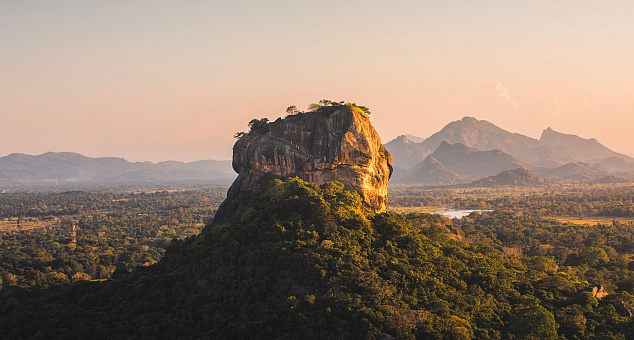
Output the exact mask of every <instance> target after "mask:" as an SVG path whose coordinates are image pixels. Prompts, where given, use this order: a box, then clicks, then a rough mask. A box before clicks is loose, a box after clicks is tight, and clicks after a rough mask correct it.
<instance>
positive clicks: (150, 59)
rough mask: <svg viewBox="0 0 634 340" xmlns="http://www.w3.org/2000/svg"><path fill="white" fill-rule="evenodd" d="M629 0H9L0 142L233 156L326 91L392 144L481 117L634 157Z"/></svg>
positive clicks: (4, 12) (112, 152) (7, 146)
mask: <svg viewBox="0 0 634 340" xmlns="http://www.w3.org/2000/svg"><path fill="white" fill-rule="evenodd" d="M632 13H634V2H631V1H602V2H598V1H557V2H553V1H530V2H529V1H390V2H387V1H319V2H307V1H268V2H260V1H238V2H232V3H229V2H222V3H216V2H210V1H187V2H184V4H183V3H182V2H178V3H177V2H173V1H103V2H89V1H55V2H52V1H3V2H0V127H2V133H1V134H0V156H3V155H7V154H9V153H12V152H23V153H30V154H39V153H43V152H46V151H73V152H79V153H83V154H86V155H88V156H119V157H124V158H126V159H129V160H135V161H136V160H150V161H161V160H167V159H175V160H184V161H192V160H196V159H203V158H216V159H228V158H229V157H230V154H231V145H232V144H233V139H232V136H233V134H234V133H235V132H237V131H243V130H245V129H246V124H247V122H248V121H249V120H250V119H252V118H260V117H268V118H270V119H275V118H277V117H278V116H283V115H284V114H285V113H284V109H285V108H286V107H287V106H289V105H297V106H298V107H299V108H305V107H306V106H307V105H308V104H309V103H311V102H316V101H318V100H319V99H332V100H337V101H339V100H344V101H351V102H356V103H358V104H361V105H365V106H368V107H369V108H370V109H371V110H372V113H373V114H372V118H371V120H372V122H373V124H374V126H375V128H376V129H377V130H378V131H379V133H380V134H381V136H382V139H383V141H384V142H387V141H389V140H390V139H392V138H394V137H396V136H397V135H400V134H406V133H410V134H414V135H417V136H421V137H427V136H429V135H430V134H432V133H434V132H436V131H438V130H440V129H441V128H442V127H443V126H444V125H446V124H447V123H448V122H450V121H453V120H457V119H460V118H462V117H463V116H473V117H476V118H478V119H486V120H489V121H491V122H492V123H494V124H496V125H498V126H500V127H502V128H505V129H507V130H510V131H512V132H519V133H523V134H526V135H528V136H531V137H535V138H539V135H540V134H541V131H542V130H543V129H545V128H547V127H552V128H553V129H555V130H557V131H560V132H564V133H572V134H577V135H580V136H582V137H585V138H590V137H595V138H597V139H598V140H599V141H600V142H602V143H603V144H605V145H606V146H608V147H610V148H612V149H613V150H615V151H619V152H623V153H626V154H629V155H634V137H632V133H631V132H630V130H632V128H634V82H633V81H634V61H633V60H634V58H633V57H634V21H633V20H631V17H632Z"/></svg>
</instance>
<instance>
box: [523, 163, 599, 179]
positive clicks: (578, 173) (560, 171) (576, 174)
mask: <svg viewBox="0 0 634 340" xmlns="http://www.w3.org/2000/svg"><path fill="white" fill-rule="evenodd" d="M533 172H534V173H535V174H536V175H537V176H539V177H543V178H547V179H549V180H552V181H564V182H578V183H579V182H592V181H595V180H598V179H600V178H603V177H605V176H607V175H608V172H607V171H606V170H605V169H600V168H597V167H594V166H592V165H590V164H588V163H583V162H576V163H568V164H564V165H562V166H560V167H558V168H554V169H552V168H535V169H533Z"/></svg>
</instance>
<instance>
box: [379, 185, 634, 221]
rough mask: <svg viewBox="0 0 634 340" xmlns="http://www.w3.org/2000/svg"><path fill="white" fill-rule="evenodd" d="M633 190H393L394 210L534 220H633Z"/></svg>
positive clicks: (598, 187)
mask: <svg viewBox="0 0 634 340" xmlns="http://www.w3.org/2000/svg"><path fill="white" fill-rule="evenodd" d="M633 202H634V186H631V185H624V186H618V185H596V186H572V187H565V186H560V185H552V186H550V187H549V188H547V189H528V190H514V189H502V190H493V189H424V188H416V187H400V188H391V189H390V205H393V206H397V207H398V206H408V207H412V206H423V207H426V206H452V207H454V208H460V209H495V210H502V211H507V212H515V213H521V214H524V215H531V216H578V217H580V216H612V217H634V204H633Z"/></svg>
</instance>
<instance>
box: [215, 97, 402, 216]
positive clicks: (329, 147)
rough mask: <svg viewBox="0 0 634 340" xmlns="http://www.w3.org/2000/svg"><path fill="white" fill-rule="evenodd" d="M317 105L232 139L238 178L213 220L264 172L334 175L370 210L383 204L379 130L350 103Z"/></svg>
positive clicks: (385, 175)
mask: <svg viewBox="0 0 634 340" xmlns="http://www.w3.org/2000/svg"><path fill="white" fill-rule="evenodd" d="M323 111H325V112H323ZM323 111H322V110H320V111H317V112H310V113H300V114H297V115H292V116H289V117H287V118H285V119H281V118H278V119H277V120H276V121H275V122H272V123H270V124H268V126H265V127H262V126H260V127H259V128H258V131H257V132H254V131H252V132H250V133H248V134H245V135H244V136H242V137H241V138H240V139H238V141H237V142H236V143H235V145H234V146H233V169H234V170H235V171H236V172H237V173H238V178H236V180H235V181H234V182H233V184H232V185H231V188H229V191H228V192H227V199H226V200H225V201H224V202H223V204H222V205H221V206H220V208H219V209H218V212H217V213H216V216H215V217H214V223H218V222H222V221H224V220H226V219H227V218H229V217H230V216H231V214H233V212H235V211H237V210H238V209H239V206H238V202H237V200H236V199H237V197H238V195H239V194H240V193H241V192H244V191H246V190H249V189H251V188H252V187H254V186H255V185H256V183H257V182H258V180H259V179H261V178H262V177H263V176H264V175H266V174H274V175H276V176H280V177H298V178H300V179H302V180H304V181H307V182H312V183H315V184H318V185H319V184H323V183H326V182H330V181H338V182H341V183H343V184H344V188H345V190H356V191H357V192H358V193H359V194H360V195H361V197H362V198H363V201H364V203H365V205H366V206H367V207H368V208H370V209H371V210H373V211H375V212H379V211H383V210H385V208H386V206H387V182H388V179H389V178H390V176H391V174H392V156H391V155H390V153H389V152H388V151H387V150H385V148H384V147H383V145H382V144H381V139H380V137H379V134H378V133H377V132H376V130H374V127H373V126H372V124H371V123H370V121H369V120H368V118H367V117H366V116H365V115H364V114H363V111H361V110H359V109H358V108H356V107H355V106H352V105H341V106H337V107H328V110H323ZM252 130H253V129H252Z"/></svg>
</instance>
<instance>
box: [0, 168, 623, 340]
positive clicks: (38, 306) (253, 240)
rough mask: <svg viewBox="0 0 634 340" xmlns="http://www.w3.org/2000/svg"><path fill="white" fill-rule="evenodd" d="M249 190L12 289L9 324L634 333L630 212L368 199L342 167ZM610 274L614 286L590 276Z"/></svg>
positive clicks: (63, 331)
mask: <svg viewBox="0 0 634 340" xmlns="http://www.w3.org/2000/svg"><path fill="white" fill-rule="evenodd" d="M623 190H625V191H623V192H621V191H619V194H618V195H623V197H626V196H627V195H628V194H627V190H626V189H623ZM439 197H442V196H439ZM526 198H528V202H532V201H534V197H533V196H526ZM514 199H516V200H517V201H516V202H523V201H521V198H520V196H518V197H516V198H514ZM561 201H562V202H564V201H565V200H561ZM594 201H596V200H593V202H594ZM241 202H242V204H241V206H242V209H241V210H240V211H239V212H237V213H236V214H235V215H234V216H232V217H231V218H230V219H229V220H228V221H227V222H225V223H222V224H220V223H218V224H211V223H210V224H208V225H207V226H206V227H205V228H204V229H203V231H202V232H201V233H200V234H199V235H198V236H192V237H188V238H187V239H185V240H183V241H178V242H174V243H173V244H172V245H171V246H170V247H169V248H168V249H167V252H166V254H165V256H164V257H163V259H162V260H161V261H160V262H159V263H157V264H155V265H152V266H149V267H141V268H138V269H136V270H133V271H131V272H129V273H125V272H121V275H118V274H117V275H115V278H114V279H112V280H109V281H104V282H77V283H72V284H68V285H63V286H59V287H53V288H49V289H46V290H33V291H31V292H27V291H23V290H19V289H14V290H13V291H12V292H8V291H6V290H5V292H4V293H3V298H4V299H5V300H6V299H8V298H10V297H15V298H17V299H18V300H19V301H20V302H21V303H22V304H24V305H25V306H26V308H25V310H24V311H18V312H15V313H12V314H10V315H9V316H6V317H2V318H0V327H1V328H2V329H3V336H4V337H6V338H23V337H38V338H50V337H76V338H77V337H79V338H81V337H103V336H104V334H107V335H105V336H107V337H112V338H121V337H133V338H156V337H163V338H165V337H168V338H175V337H179V338H212V337H213V338H249V339H254V338H289V339H291V338H377V337H380V336H382V334H388V335H390V336H394V337H396V338H399V339H413V338H420V339H476V338H477V339H599V338H600V339H630V338H632V337H634V329H633V327H632V326H633V323H632V321H631V320H630V317H629V315H628V314H627V306H630V305H631V304H632V303H634V283H632V282H634V271H631V270H630V269H634V268H632V267H633V266H630V263H632V258H631V255H630V254H632V247H633V246H632V244H633V241H634V239H633V238H632V237H633V236H632V235H633V232H634V230H632V229H633V228H634V226H632V225H621V224H619V223H614V224H611V225H596V226H578V225H572V224H562V223H560V222H558V221H555V220H551V219H544V218H541V217H539V216H517V214H515V213H511V212H505V211H496V212H492V213H490V214H482V215H479V214H472V215H471V216H469V217H467V218H464V219H462V220H453V221H452V220H449V219H447V218H444V217H441V216H439V215H430V214H421V213H415V214H408V215H398V214H395V213H390V212H387V213H380V214H372V213H367V212H365V211H363V209H362V205H361V198H360V197H359V195H358V194H357V193H356V192H350V191H344V190H343V186H342V185H341V184H340V183H337V182H331V183H326V184H324V185H322V186H317V185H314V184H309V183H305V182H303V181H301V180H297V179H289V180H286V181H282V180H279V179H270V180H267V181H265V182H263V183H262V184H261V185H260V186H259V187H258V188H257V189H255V190H253V191H251V192H250V193H249V194H247V195H245V196H243V197H242V198H241ZM484 202H488V201H486V200H485V201H484ZM496 202H497V201H496ZM556 202H558V201H556ZM599 285H602V286H603V288H604V291H602V293H607V294H608V295H607V296H604V295H603V294H597V292H601V291H600V289H598V288H597V289H595V291H594V292H593V291H592V288H593V287H595V286H599Z"/></svg>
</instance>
